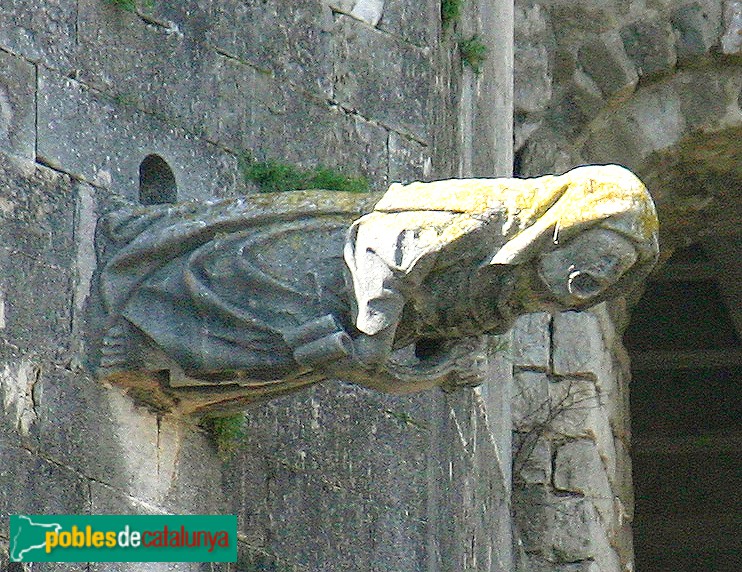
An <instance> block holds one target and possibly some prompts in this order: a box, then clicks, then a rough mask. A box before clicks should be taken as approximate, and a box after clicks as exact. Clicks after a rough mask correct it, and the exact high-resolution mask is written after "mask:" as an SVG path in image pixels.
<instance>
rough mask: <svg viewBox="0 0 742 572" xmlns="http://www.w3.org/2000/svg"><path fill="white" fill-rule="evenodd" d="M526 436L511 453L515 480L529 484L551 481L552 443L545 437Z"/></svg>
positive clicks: (546, 483) (544, 483)
mask: <svg viewBox="0 0 742 572" xmlns="http://www.w3.org/2000/svg"><path fill="white" fill-rule="evenodd" d="M535 437H537V436H534V437H533V438H530V439H528V438H526V439H524V440H523V441H522V443H521V444H520V448H516V450H515V451H514V454H513V478H514V479H515V482H517V483H519V486H520V483H525V484H529V485H533V484H541V485H548V484H549V483H551V478H552V477H551V474H552V444H551V442H550V441H549V440H548V439H546V438H540V439H536V438H535Z"/></svg>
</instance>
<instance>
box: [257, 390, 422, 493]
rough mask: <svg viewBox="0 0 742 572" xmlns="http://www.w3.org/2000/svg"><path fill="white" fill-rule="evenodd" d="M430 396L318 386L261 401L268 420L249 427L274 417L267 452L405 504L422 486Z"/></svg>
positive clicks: (287, 462) (338, 482)
mask: <svg viewBox="0 0 742 572" xmlns="http://www.w3.org/2000/svg"><path fill="white" fill-rule="evenodd" d="M431 398H432V396H427V395H425V396H419V397H415V398H412V397H410V398H394V397H391V396H390V397H388V398H387V399H385V401H386V403H384V402H380V400H379V398H378V396H376V395H374V394H373V392H370V391H368V390H364V389H362V388H352V387H349V386H347V385H344V384H343V385H341V384H334V383H333V384H328V385H327V386H317V387H315V388H312V389H311V390H309V391H308V392H306V393H305V394H302V395H297V396H296V397H292V398H283V399H280V400H276V401H275V402H274V403H271V404H270V405H267V406H264V407H263V408H261V409H262V410H263V411H261V412H260V414H261V415H265V417H264V420H263V421H262V422H261V423H255V422H254V421H250V422H249V424H248V428H247V434H251V431H253V429H251V428H252V427H254V426H256V425H264V424H265V423H270V426H271V427H275V430H276V433H275V434H274V435H273V436H271V437H270V438H269V439H266V440H265V441H264V442H265V443H266V445H267V449H266V450H265V453H266V454H267V455H268V456H269V457H270V458H272V459H275V460H277V461H279V462H281V463H283V464H285V465H286V466H289V467H292V468H294V470H296V471H298V472H301V473H302V474H308V475H313V476H314V477H315V478H317V479H319V478H322V479H325V480H329V482H330V483H331V484H332V485H333V486H338V487H342V488H344V489H346V490H352V491H354V492H356V493H357V494H359V495H362V496H364V497H371V498H375V499H377V501H378V502H380V503H383V504H384V505H386V506H396V505H397V504H398V503H400V504H402V505H405V506H406V505H410V504H411V503H414V502H416V501H415V499H417V498H419V496H420V495H421V491H422V492H424V491H425V483H426V467H427V463H428V456H427V453H426V449H427V443H428V439H429V432H430V431H431V427H430V424H429V423H430V422H429V420H428V415H427V414H426V412H427V408H428V405H427V404H426V401H428V400H429V399H431ZM249 417H252V415H250V416H249ZM257 430H258V431H261V429H260V428H259V427H258V428H257ZM264 430H265V429H262V431H264ZM291 435H293V438H289V436H291Z"/></svg>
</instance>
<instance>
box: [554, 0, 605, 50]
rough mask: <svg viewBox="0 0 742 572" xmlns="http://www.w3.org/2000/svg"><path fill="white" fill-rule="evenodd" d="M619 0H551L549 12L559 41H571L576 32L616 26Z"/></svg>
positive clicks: (599, 30)
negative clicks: (557, 32) (558, 32)
mask: <svg viewBox="0 0 742 572" xmlns="http://www.w3.org/2000/svg"><path fill="white" fill-rule="evenodd" d="M618 4H619V1H618V0H601V1H598V2H596V1H595V0H550V1H549V3H548V7H549V13H550V15H551V18H552V22H553V26H554V29H557V30H562V32H561V33H560V34H557V40H558V41H569V40H570V37H571V36H572V35H573V34H574V32H575V31H576V32H578V33H584V32H588V33H590V32H593V33H594V32H602V31H604V30H607V29H610V28H612V27H615V25H616V22H617V20H618V11H619V5H618Z"/></svg>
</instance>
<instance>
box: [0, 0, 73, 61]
mask: <svg viewBox="0 0 742 572" xmlns="http://www.w3.org/2000/svg"><path fill="white" fill-rule="evenodd" d="M76 25H77V0H4V1H3V9H2V11H0V46H2V47H3V48H5V49H7V50H8V51H11V52H13V53H15V54H18V55H20V56H22V57H24V58H25V59H27V60H31V61H33V62H43V63H44V64H45V65H47V66H50V67H53V68H56V69H58V70H61V71H62V72H63V73H67V72H70V71H71V70H72V69H74V66H75V55H76V44H77V30H76Z"/></svg>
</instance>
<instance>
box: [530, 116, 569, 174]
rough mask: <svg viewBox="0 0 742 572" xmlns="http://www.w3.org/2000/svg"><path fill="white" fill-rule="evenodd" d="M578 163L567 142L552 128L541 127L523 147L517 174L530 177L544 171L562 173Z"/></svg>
mask: <svg viewBox="0 0 742 572" xmlns="http://www.w3.org/2000/svg"><path fill="white" fill-rule="evenodd" d="M580 163H581V161H580V160H579V158H578V157H577V153H576V151H575V150H574V149H573V148H572V147H571V146H570V143H569V141H567V140H566V139H565V138H564V136H560V135H558V134H557V133H555V132H554V130H553V129H552V128H550V127H546V126H543V127H540V128H538V129H536V130H535V131H534V132H533V133H532V134H531V136H530V137H529V138H528V141H527V142H526V144H525V145H524V146H523V149H522V150H521V160H520V165H521V169H520V173H519V174H520V175H521V176H524V177H530V176H533V174H535V173H543V172H544V170H545V169H550V170H552V171H554V172H556V173H562V172H565V171H568V170H569V169H571V168H573V167H574V166H575V165H579V164H580Z"/></svg>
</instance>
